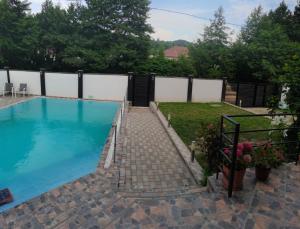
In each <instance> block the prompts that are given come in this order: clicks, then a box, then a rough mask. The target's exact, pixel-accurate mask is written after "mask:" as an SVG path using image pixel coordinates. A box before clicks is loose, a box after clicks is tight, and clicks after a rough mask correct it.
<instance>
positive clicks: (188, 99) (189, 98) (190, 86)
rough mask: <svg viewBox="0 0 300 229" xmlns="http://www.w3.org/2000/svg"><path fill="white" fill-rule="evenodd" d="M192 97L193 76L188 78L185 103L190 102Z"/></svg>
mask: <svg viewBox="0 0 300 229" xmlns="http://www.w3.org/2000/svg"><path fill="white" fill-rule="evenodd" d="M192 95H193V76H192V75H189V76H188V91H187V102H191V101H192Z"/></svg>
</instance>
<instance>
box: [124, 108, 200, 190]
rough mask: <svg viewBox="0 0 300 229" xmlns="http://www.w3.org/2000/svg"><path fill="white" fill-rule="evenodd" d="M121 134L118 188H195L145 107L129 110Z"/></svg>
mask: <svg viewBox="0 0 300 229" xmlns="http://www.w3.org/2000/svg"><path fill="white" fill-rule="evenodd" d="M125 131H126V136H125V140H124V148H123V161H122V165H121V167H122V171H123V174H122V176H121V180H120V186H121V188H125V190H126V191H141V192H153V191H160V192H161V191H169V190H170V189H173V190H176V189H180V188H184V187H187V186H191V185H195V181H194V179H193V177H192V175H191V174H190V172H189V170H188V168H187V166H186V165H185V163H184V161H183V160H182V158H181V157H180V155H179V153H178V152H177V150H176V148H175V146H174V145H173V143H172V142H171V140H170V138H169V137H168V135H167V133H166V131H165V130H164V128H163V127H162V125H161V124H160V121H159V120H158V118H157V117H156V116H155V115H154V114H153V113H152V112H151V111H150V109H149V108H130V111H129V113H128V117H127V124H126V130H125Z"/></svg>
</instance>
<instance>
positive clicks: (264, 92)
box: [224, 82, 280, 107]
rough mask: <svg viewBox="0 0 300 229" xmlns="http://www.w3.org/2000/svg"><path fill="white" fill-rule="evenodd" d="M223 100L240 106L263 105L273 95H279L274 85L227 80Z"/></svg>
mask: <svg viewBox="0 0 300 229" xmlns="http://www.w3.org/2000/svg"><path fill="white" fill-rule="evenodd" d="M225 88H226V91H225V99H224V101H225V102H228V103H231V104H234V105H237V106H240V105H241V106H242V107H264V106H266V101H267V99H268V98H270V97H271V96H273V95H278V96H279V95H280V91H279V90H278V87H277V86H276V85H272V84H262V83H251V82H250V83H241V82H227V83H226V87H225Z"/></svg>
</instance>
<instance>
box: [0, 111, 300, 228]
mask: <svg viewBox="0 0 300 229" xmlns="http://www.w3.org/2000/svg"><path fill="white" fill-rule="evenodd" d="M125 120H126V118H125ZM134 120H139V121H138V122H137V123H136V124H135V123H134ZM125 124H126V126H123V128H122V133H123V134H122V135H121V136H120V139H119V142H118V147H117V152H118V153H117V159H118V160H117V161H119V162H122V165H125V167H123V168H122V169H123V170H124V171H123V172H124V173H123V175H124V174H127V175H126V176H123V177H122V179H123V181H126V182H125V185H124V186H123V187H121V189H119V188H118V186H117V184H118V182H121V181H122V179H121V180H119V175H118V174H119V166H118V164H115V165H113V166H112V167H111V168H110V169H109V170H104V169H103V164H104V161H103V160H102V161H101V163H100V165H99V167H98V169H97V171H96V172H95V173H94V174H90V175H88V176H85V177H83V178H80V179H78V180H77V181H74V182H72V183H69V184H66V185H64V186H62V187H59V188H57V189H55V190H52V191H50V192H48V193H45V194H43V195H41V196H39V197H36V198H34V199H33V200H30V201H28V202H27V203H24V204H22V205H20V206H18V207H16V208H14V209H11V210H9V211H6V212H4V213H1V214H0V228H1V229H7V228H17V229H19V228H33V229H39V228H51V229H52V228H59V229H69V228H70V229H71V228H75V229H76V228H82V229H96V228H116V229H117V228H124V229H131V228H205V229H206V228H215V229H222V228H233V229H235V228H236V229H251V228H257V229H265V228H272V229H276V228H280V229H281V228H282V229H297V228H300V200H299V193H300V166H295V165H293V164H291V165H285V166H282V167H281V168H280V169H278V170H273V171H272V173H271V177H270V180H269V181H268V182H267V183H256V182H255V180H254V174H253V172H252V171H249V172H248V173H247V176H246V180H245V190H244V191H243V192H240V193H234V197H233V198H232V199H228V198H227V195H226V192H225V191H224V190H223V189H222V188H221V185H220V182H214V179H211V182H212V183H214V185H213V187H214V189H215V192H214V193H209V192H207V191H206V190H204V189H203V188H197V187H196V186H195V184H194V182H193V180H192V179H191V175H190V174H189V172H188V171H187V170H186V168H185V167H184V164H182V163H181V161H180V160H181V159H180V157H177V156H178V155H177V154H176V151H175V149H174V148H173V146H172V144H171V143H170V142H169V139H168V137H167V135H165V134H164V131H163V129H162V127H161V126H159V122H158V120H156V118H155V116H153V115H152V113H150V111H149V110H136V109H133V110H131V112H130V113H129V114H128V117H127V122H126V121H125V122H124V125H125ZM125 127H126V128H125ZM149 130H150V131H149ZM148 131H149V132H148ZM124 136H127V137H126V138H124ZM138 139H141V141H142V143H143V144H146V145H147V147H145V148H143V145H142V146H140V145H139V142H140V141H139V140H138ZM153 144H154V145H155V146H153ZM136 145H137V146H139V147H137V146H136ZM165 145H166V146H167V148H168V150H166V151H165V150H163V148H164V146H165ZM124 149H126V150H124ZM140 149H143V150H140ZM106 150H107V148H106V149H105V151H106ZM128 151H129V152H128ZM149 151H152V153H153V152H154V155H155V156H154V157H151V155H149V156H148V155H144V153H145V152H149ZM158 152H161V153H160V154H159V153H158ZM127 153H128V154H127ZM155 153H156V154H155ZM168 153H170V155H171V156H169V155H168ZM129 155H130V156H129ZM127 156H128V157H129V158H130V160H128V159H127ZM134 157H137V158H139V159H138V160H139V161H140V162H139V163H141V164H142V165H146V167H143V166H141V167H139V168H138V167H137V166H136V167H134V165H136V164H137V163H136V160H134ZM148 160H150V161H151V162H152V163H154V164H158V165H159V166H158V167H155V168H152V167H149V165H148V164H147V161H148ZM161 160H170V162H172V163H175V164H176V166H177V167H176V168H174V167H172V166H170V168H168V169H170V170H168V169H166V167H168V164H167V163H165V162H163V161H161ZM128 162H130V163H129V164H128ZM126 165H127V166H126ZM132 165H133V168H131V166H132ZM147 166H148V167H147ZM144 168H146V169H144ZM177 169H178V171H177ZM135 170H136V177H137V179H136V180H135V181H133V180H134V178H132V177H133V176H134V174H135V173H134V171H135ZM148 170H149V171H151V174H150V173H148ZM181 170H182V171H183V172H182V171H181ZM172 172H173V174H172ZM160 173H162V175H163V174H166V175H168V177H167V176H161V174H160ZM178 173H179V174H180V177H181V178H176V174H178ZM139 176H140V177H141V178H140V179H139ZM156 176H159V178H160V179H159V180H158V179H157V180H156V181H157V183H155V181H154V183H152V182H153V181H152V178H150V179H149V177H156ZM145 178H146V179H145ZM180 179H182V181H181V180H180ZM139 180H140V181H141V182H140V183H139ZM154 180H155V179H154ZM173 180H175V181H176V182H175V181H173ZM187 181H188V183H187V184H188V186H187V188H186V190H184V192H178V193H176V192H173V191H172V190H173V189H174V190H176V189H181V185H184V184H185V182H187ZM128 184H129V185H128ZM164 184H166V187H167V188H166V189H162V190H161V191H162V193H157V192H152V193H151V195H149V196H148V195H142V194H145V193H146V192H151V191H156V189H155V188H156V187H158V186H160V185H162V186H163V185H164ZM139 185H140V186H139ZM135 192H136V193H141V195H140V196H139V195H136V193H135ZM163 194H164V195H163Z"/></svg>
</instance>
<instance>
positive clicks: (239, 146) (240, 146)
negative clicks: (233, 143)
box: [237, 143, 244, 153]
mask: <svg viewBox="0 0 300 229" xmlns="http://www.w3.org/2000/svg"><path fill="white" fill-rule="evenodd" d="M237 149H238V150H240V151H241V153H243V151H244V144H243V143H239V144H238V145H237Z"/></svg>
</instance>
